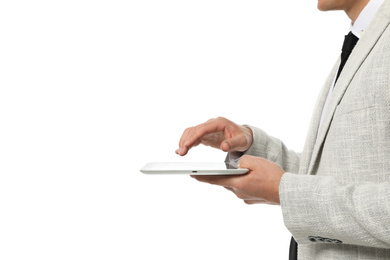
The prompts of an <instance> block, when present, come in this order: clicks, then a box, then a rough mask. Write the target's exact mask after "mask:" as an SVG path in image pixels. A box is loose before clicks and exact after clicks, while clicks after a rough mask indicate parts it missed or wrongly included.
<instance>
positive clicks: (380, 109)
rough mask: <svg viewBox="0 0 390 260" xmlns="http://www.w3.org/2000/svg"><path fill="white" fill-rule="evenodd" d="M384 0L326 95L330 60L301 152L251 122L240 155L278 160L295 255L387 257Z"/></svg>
mask: <svg viewBox="0 0 390 260" xmlns="http://www.w3.org/2000/svg"><path fill="white" fill-rule="evenodd" d="M389 23H390V0H385V2H384V3H383V5H382V6H381V8H380V9H379V11H378V13H377V14H376V16H375V17H374V19H373V21H372V22H371V24H370V26H369V28H368V29H367V31H366V32H365V33H364V34H363V36H362V37H361V39H360V40H359V42H358V43H357V45H356V47H355V49H354V50H353V52H352V54H351V56H350V57H349V60H348V62H347V64H346V65H345V67H344V70H343V72H342V73H341V75H340V77H339V79H338V81H337V84H336V86H335V89H334V92H333V94H332V96H331V99H330V102H329V105H328V108H327V110H326V112H325V115H324V119H323V122H322V124H321V127H320V129H318V128H319V125H320V124H319V122H320V118H321V114H322V110H323V107H324V103H325V100H326V97H327V94H328V91H329V89H330V86H331V84H332V80H333V78H334V75H335V73H336V71H337V67H338V63H339V61H338V62H337V63H336V65H335V67H334V68H333V70H332V72H331V74H330V76H329V77H328V79H327V81H326V82H325V85H324V88H323V90H322V91H321V94H320V96H319V99H318V101H317V104H316V108H315V110H314V114H313V117H312V122H311V125H310V129H309V133H308V137H307V141H306V144H305V147H304V150H303V152H302V154H298V153H295V152H293V151H290V150H288V149H287V148H286V147H285V145H284V144H283V143H282V142H281V141H280V140H278V139H276V138H273V137H271V136H269V135H267V134H266V133H265V132H264V131H262V130H260V129H257V128H254V127H252V130H253V133H254V143H253V145H252V146H251V148H250V149H249V150H248V151H247V152H246V154H249V155H254V156H260V157H263V158H266V159H268V160H271V161H274V162H276V163H278V164H279V165H280V166H281V167H282V168H283V169H284V170H285V171H286V172H287V173H285V174H284V176H283V178H282V181H281V183H280V190H279V193H280V199H281V207H282V212H283V217H284V222H285V225H286V227H287V228H288V229H289V230H290V231H291V233H292V235H293V236H294V238H295V240H296V241H297V242H298V244H299V246H298V259H300V260H301V259H307V260H313V259H354V260H356V259H390V27H389Z"/></svg>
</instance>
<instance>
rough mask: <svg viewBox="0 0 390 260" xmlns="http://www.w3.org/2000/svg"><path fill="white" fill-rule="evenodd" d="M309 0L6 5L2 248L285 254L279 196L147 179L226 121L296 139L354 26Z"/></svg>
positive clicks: (4, 252)
mask: <svg viewBox="0 0 390 260" xmlns="http://www.w3.org/2000/svg"><path fill="white" fill-rule="evenodd" d="M316 4H317V3H316V1H312V2H308V1H287V0H283V1H260V0H256V1H254V0H247V1H237V0H207V1H205V0H198V1H187V0H180V1H179V0H137V1H135V0H130V1H97V0H94V1H86V0H77V1H72V0H70V1H2V2H1V4H0V259H6V260H8V259H40V260H42V259H287V255H288V246H289V240H290V234H289V232H288V230H287V229H286V228H285V227H284V224H283V219H282V214H281V209H280V207H278V206H264V205H252V206H248V205H245V204H244V203H243V202H242V201H240V200H239V199H237V198H236V197H235V196H234V195H233V194H232V193H230V192H228V191H226V190H225V189H223V188H220V187H216V186H212V185H208V184H203V183H198V182H196V181H195V180H193V179H191V178H190V177H188V176H146V175H143V174H141V173H140V172H139V169H140V168H142V166H143V165H144V164H146V163H147V162H149V161H220V160H223V159H224V157H225V154H224V153H222V152H220V151H217V150H212V149H211V148H206V147H199V148H197V149H194V150H192V151H191V152H190V154H189V155H188V156H186V157H184V158H179V157H178V156H176V154H175V153H174V151H175V149H176V148H177V145H178V141H179V138H180V135H181V133H182V132H183V130H184V129H185V128H186V127H189V126H193V125H196V124H199V123H202V122H204V121H206V120H207V119H209V118H213V117H217V116H224V117H227V118H229V119H231V120H233V121H235V122H237V123H239V124H251V125H254V126H258V127H260V128H262V129H264V130H265V131H267V132H268V133H269V134H271V135H273V136H276V137H278V138H280V139H282V140H283V141H284V142H285V143H286V144H287V145H288V146H289V147H290V148H291V149H294V150H297V151H300V150H301V149H302V147H303V144H304V140H305V136H306V132H307V128H308V124H309V120H310V117H311V112H312V109H313V107H314V104H315V100H316V98H317V95H318V93H319V91H320V88H321V86H322V83H323V82H324V80H325V78H326V76H327V74H328V72H329V71H330V69H331V67H332V66H333V64H334V62H335V61H336V59H337V57H338V55H339V53H340V49H341V44H342V41H343V37H344V34H346V33H347V32H348V28H349V21H348V19H347V17H346V16H345V14H344V13H342V12H336V13H334V12H333V13H322V12H320V11H318V10H317V9H316Z"/></svg>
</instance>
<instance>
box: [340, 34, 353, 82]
mask: <svg viewBox="0 0 390 260" xmlns="http://www.w3.org/2000/svg"><path fill="white" fill-rule="evenodd" d="M358 40H359V38H358V37H356V36H355V35H354V34H353V33H352V32H349V33H348V34H347V35H345V39H344V44H343V48H342V49H341V62H340V67H339V70H338V72H337V76H336V81H337V79H338V78H339V76H340V73H341V71H342V70H343V68H344V65H345V63H346V62H347V60H348V57H349V55H350V54H351V52H352V50H353V48H354V47H355V45H356V43H357V42H358ZM336 81H335V84H336Z"/></svg>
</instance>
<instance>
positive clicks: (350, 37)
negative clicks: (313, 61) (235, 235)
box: [289, 32, 359, 260]
mask: <svg viewBox="0 0 390 260" xmlns="http://www.w3.org/2000/svg"><path fill="white" fill-rule="evenodd" d="M358 40H359V38H358V37H356V36H355V35H354V34H353V33H352V32H349V33H348V34H347V35H345V39H344V44H343V48H342V49H341V62H340V66H339V70H338V71H337V76H336V80H335V84H336V81H337V79H338V78H339V76H340V73H341V71H342V70H343V68H344V65H345V63H346V62H347V60H348V57H349V55H350V54H351V52H352V50H353V48H354V47H355V45H356V43H357V42H358ZM297 253H298V244H297V242H296V241H295V239H294V238H293V237H292V238H291V242H290V254H289V260H297V259H298V254H297Z"/></svg>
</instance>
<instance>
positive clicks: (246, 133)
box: [176, 117, 253, 156]
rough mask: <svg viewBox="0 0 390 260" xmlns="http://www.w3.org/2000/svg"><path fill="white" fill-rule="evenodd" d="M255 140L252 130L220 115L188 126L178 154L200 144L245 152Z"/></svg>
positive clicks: (182, 153) (185, 152)
mask: <svg viewBox="0 0 390 260" xmlns="http://www.w3.org/2000/svg"><path fill="white" fill-rule="evenodd" d="M252 142H253V134H252V130H251V129H250V128H249V127H245V126H241V125H237V124H235V123H234V122H232V121H230V120H228V119H226V118H223V117H218V118H216V119H210V120H208V121H207V122H205V123H203V124H200V125H197V126H194V127H190V128H187V129H186V130H185V131H184V133H183V135H182V136H181V138H180V142H179V149H177V150H176V153H177V154H178V155H181V156H184V155H186V154H187V153H188V151H189V150H190V149H191V148H192V147H195V146H198V145H199V144H203V145H207V146H211V147H214V148H217V149H221V150H223V151H225V152H228V151H230V152H234V151H238V152H245V151H246V150H248V149H249V147H250V146H251V145H252Z"/></svg>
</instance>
